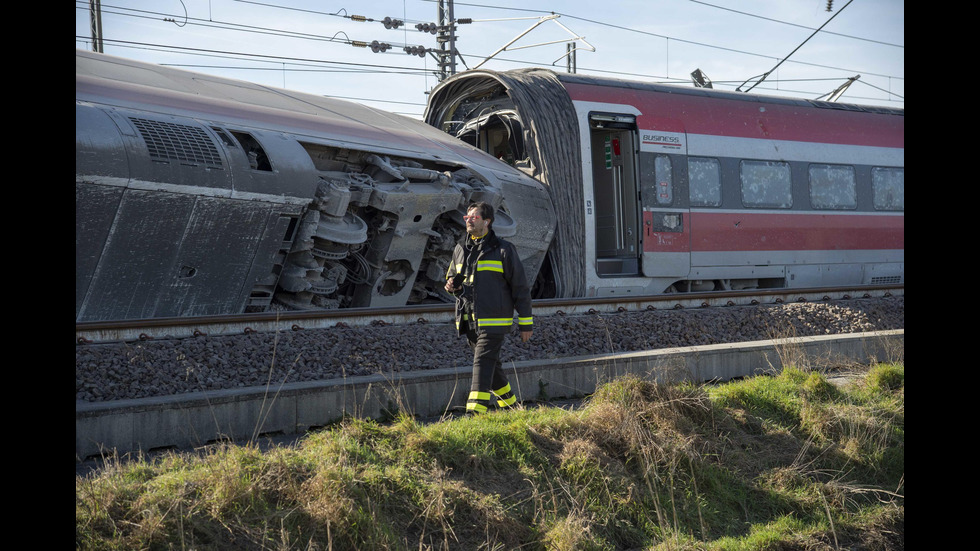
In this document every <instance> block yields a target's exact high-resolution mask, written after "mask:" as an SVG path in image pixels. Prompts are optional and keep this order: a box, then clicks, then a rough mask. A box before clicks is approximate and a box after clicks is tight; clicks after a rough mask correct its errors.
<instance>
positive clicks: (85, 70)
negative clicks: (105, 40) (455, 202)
mask: <svg viewBox="0 0 980 551" xmlns="http://www.w3.org/2000/svg"><path fill="white" fill-rule="evenodd" d="M75 100H76V102H88V103H93V104H101V105H109V106H113V107H121V108H131V109H139V110H143V111H149V112H157V113H161V114H166V115H175V114H179V115H185V116H190V117H194V118H198V119H201V120H207V121H215V122H221V123H224V124H241V125H243V126H248V127H252V128H262V129H266V130H272V131H282V132H289V133H293V134H296V135H299V136H307V137H309V138H311V139H316V140H317V141H321V142H324V143H329V144H330V145H335V146H337V147H350V148H359V149H365V150H370V151H375V152H379V153H386V154H393V155H399V154H400V155H405V156H411V157H415V158H426V159H431V160H434V161H436V162H443V163H447V164H454V165H456V164H466V165H474V164H475V165H478V166H482V167H486V168H488V169H492V170H495V171H500V170H501V165H500V163H499V162H498V161H497V160H496V159H494V158H493V157H491V156H490V155H488V154H486V153H484V152H483V151H481V150H479V149H477V148H474V147H471V146H469V145H468V144H466V143H464V142H462V141H459V140H456V139H455V138H453V137H451V136H449V135H448V134H446V133H444V132H440V131H439V130H437V129H435V128H433V127H431V126H429V125H427V124H425V123H424V122H422V121H420V120H417V119H412V118H409V117H405V116H402V115H397V114H394V113H390V112H387V111H382V110H379V109H374V108H371V107H368V106H365V105H361V104H358V103H355V102H351V101H344V100H338V99H333V98H328V97H324V96H318V95H315V94H308V93H303V92H296V91H291V90H286V89H281V88H275V87H271V86H264V85H260V84H255V83H250V82H245V81H240V80H234V79H228V78H222V77H217V76H212V75H206V74H202V73H195V72H192V71H186V70H183V69H176V68H172V67H165V66H161V65H155V64H151V63H144V62H140V61H135V60H131V59H126V58H121V57H115V56H111V55H106V54H100V53H94V52H88V51H85V50H77V49H76V50H75ZM505 168H506V167H505Z"/></svg>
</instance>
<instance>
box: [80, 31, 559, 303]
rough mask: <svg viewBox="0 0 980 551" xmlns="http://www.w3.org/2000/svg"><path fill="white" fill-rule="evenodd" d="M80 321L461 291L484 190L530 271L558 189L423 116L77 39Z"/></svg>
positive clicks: (547, 236) (404, 299)
mask: <svg viewBox="0 0 980 551" xmlns="http://www.w3.org/2000/svg"><path fill="white" fill-rule="evenodd" d="M75 74H76V80H75V318H76V322H83V321H105V320H126V319H148V318H160V317H185V316H205V315H216V314H229V313H242V312H249V311H256V312H258V311H265V310H269V309H273V308H289V309H317V308H338V307H339V308H342V307H364V308H377V307H390V306H402V305H405V304H410V303H422V302H426V301H430V300H432V301H447V300H450V299H451V297H449V296H448V295H446V293H445V291H444V290H443V284H444V278H445V273H446V270H447V268H448V263H449V260H450V257H451V253H452V249H453V246H454V244H455V241H456V240H458V239H459V238H460V237H461V236H462V235H464V233H465V229H464V228H465V227H464V225H463V219H462V215H463V214H464V213H465V207H466V205H467V204H469V203H470V202H471V201H487V202H489V203H491V204H493V205H494V206H495V207H496V208H497V210H498V212H499V215H498V217H497V220H496V222H495V224H494V225H495V228H496V230H497V232H498V233H499V234H501V235H503V236H506V237H507V238H508V239H510V240H511V241H512V242H513V243H514V244H515V246H516V247H517V248H518V251H519V253H520V255H521V257H522V258H523V259H524V262H525V263H526V265H527V267H528V271H529V273H531V274H534V273H537V272H538V270H539V267H540V266H541V264H542V263H543V262H544V258H545V255H546V253H547V250H548V246H549V244H550V243H551V241H552V237H553V233H554V227H555V216H554V211H553V209H552V207H551V203H550V201H549V199H548V197H547V193H546V191H545V190H544V189H543V187H542V185H541V184H540V183H538V182H536V181H535V180H533V179H532V178H530V177H528V176H526V175H524V174H522V173H521V172H519V171H517V170H514V169H512V168H511V167H508V166H506V165H505V164H503V163H500V162H499V161H497V160H496V159H494V158H492V157H490V156H489V155H488V154H486V153H484V152H482V151H480V150H478V149H476V148H473V147H471V146H469V145H467V144H465V143H463V142H461V141H458V140H456V139H455V138H451V137H450V136H448V135H446V134H445V133H442V132H439V131H438V130H436V129H434V128H432V127H430V126H427V125H425V124H424V123H422V122H421V121H418V120H412V119H409V118H407V117H402V116H399V115H393V114H390V113H385V112H382V111H378V110H374V109H370V108H367V107H364V106H361V105H358V104H354V103H350V102H344V101H337V100H331V99H327V98H323V97H319V96H315V95H309V94H300V93H294V92H289V91H286V90H280V89H274V88H269V87H265V86H260V85H255V84H250V83H246V82H239V81H234V80H228V79H222V78H216V77H212V76H207V75H202V74H196V73H192V72H187V71H182V70H177V69H172V68H167V67H161V66H156V65H150V64H146V63H140V62H135V61H132V60H126V59H121V58H116V57H112V56H106V55H103V54H94V53H89V52H84V51H78V50H76V57H75Z"/></svg>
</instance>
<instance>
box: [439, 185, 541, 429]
mask: <svg viewBox="0 0 980 551" xmlns="http://www.w3.org/2000/svg"><path fill="white" fill-rule="evenodd" d="M493 216H494V213H493V207H492V206H491V205H489V204H487V203H473V204H472V205H470V206H469V208H467V211H466V216H464V219H465V221H466V236H464V237H463V239H462V241H460V242H459V243H457V244H456V248H455V250H454V251H453V260H452V263H451V264H450V266H449V270H448V272H447V273H446V279H447V281H446V291H448V292H450V293H452V294H453V295H454V296H455V297H456V330H457V332H458V334H459V335H466V340H467V342H468V343H469V345H470V348H471V349H472V350H473V382H472V384H471V386H470V394H469V396H468V398H467V401H466V412H467V413H470V414H476V413H484V412H486V411H487V408H488V407H489V406H490V397H491V394H492V395H493V396H495V397H496V403H497V406H498V407H510V406H512V405H513V404H514V403H515V402H516V401H517V397H516V396H515V395H514V392H513V390H512V389H511V387H510V383H509V382H508V380H507V377H506V375H505V374H504V371H503V369H502V368H501V364H500V349H501V346H502V345H503V343H504V337H506V336H507V333H509V332H510V330H511V327H512V326H513V323H514V310H517V316H518V318H517V323H518V326H519V328H520V335H521V341H522V342H527V341H528V340H529V339H530V338H531V333H532V327H533V320H532V318H531V289H530V287H528V283H527V278H526V277H525V275H524V266H523V264H521V259H520V257H518V256H517V250H516V249H515V248H514V245H512V244H511V243H510V242H508V241H505V240H503V239H501V238H499V237H497V235H496V234H495V233H494V232H493Z"/></svg>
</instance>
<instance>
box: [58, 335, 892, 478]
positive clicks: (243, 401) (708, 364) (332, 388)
mask: <svg viewBox="0 0 980 551" xmlns="http://www.w3.org/2000/svg"><path fill="white" fill-rule="evenodd" d="M904 346H905V330H904V329H900V330H895V331H877V332H870V333H853V334H846V335H825V336H816V337H800V338H795V339H783V340H778V341H772V340H767V341H752V342H745V343H735V344H714V345H705V346H692V347H682V348H670V349H662V350H651V351H643V352H630V353H622V354H605V355H600V356H589V357H576V358H555V359H550V360H540V361H531V362H511V363H509V364H507V365H505V366H504V367H505V369H506V370H507V374H508V377H509V378H510V381H511V387H512V388H513V389H514V392H515V394H517V396H518V400H520V401H522V402H526V401H534V400H547V399H556V398H575V397H581V396H585V395H587V394H591V393H592V392H594V391H595V389H596V388H597V387H598V386H600V385H601V384H603V383H605V382H608V381H611V380H613V379H616V378H618V377H622V376H624V375H627V374H635V375H639V376H642V377H647V378H652V379H654V380H658V381H662V382H663V381H679V380H692V381H696V382H704V381H710V380H718V381H726V380H730V379H733V378H738V377H745V376H751V375H758V374H763V373H766V372H776V371H779V370H781V369H782V366H783V365H785V364H794V363H796V364H799V363H800V361H799V360H800V359H801V358H805V359H807V361H808V362H809V364H810V365H828V366H829V365H848V364H851V365H854V364H858V365H868V364H871V363H873V362H875V361H879V362H885V361H889V360H892V359H894V358H895V357H899V358H901V357H904ZM897 350H900V351H901V353H900V354H896V351H897ZM470 371H471V368H470V367H469V366H463V367H456V368H447V369H433V370H426V371H411V372H406V373H389V374H377V375H370V376H364V377H349V378H346V379H335V380H327V381H313V382H302V383H288V384H284V385H282V386H280V387H275V388H273V387H270V388H266V387H251V388H244V389H235V390H223V391H215V392H197V393H191V394H183V395H179V396H166V397H154V398H144V399H138V400H117V401H111V402H98V403H89V402H76V403H75V455H76V459H77V460H84V459H86V458H89V457H93V456H98V455H101V454H103V453H106V452H114V453H129V452H137V451H143V452H147V451H151V450H154V449H160V448H188V447H197V446H201V445H205V444H207V443H210V442H214V441H216V440H222V439H229V440H235V441H238V440H242V439H256V438H257V437H259V436H262V435H268V434H281V435H291V434H302V433H305V432H307V431H309V430H311V429H315V428H318V427H323V426H326V425H329V424H330V423H332V422H335V421H337V420H339V419H341V418H343V417H344V416H347V415H353V416H360V417H367V418H374V419H378V418H383V417H385V416H386V415H390V414H391V413H392V412H394V411H398V410H401V411H407V412H411V413H412V414H414V415H417V416H420V417H437V416H440V415H443V414H444V413H446V412H447V411H448V410H449V409H450V408H453V407H460V406H463V405H464V404H465V400H466V395H467V394H468V392H469V386H470V374H471V373H470Z"/></svg>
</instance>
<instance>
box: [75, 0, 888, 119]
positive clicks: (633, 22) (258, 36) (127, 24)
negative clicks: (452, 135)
mask: <svg viewBox="0 0 980 551" xmlns="http://www.w3.org/2000/svg"><path fill="white" fill-rule="evenodd" d="M444 3H446V4H448V0H446V1H445V2H444ZM89 4H90V2H89V1H81V0H76V3H75V48H76V49H83V50H91V49H92V30H91V29H92V24H91V17H90V9H89ZM453 6H454V12H455V13H454V15H455V18H456V19H457V20H462V19H470V20H472V22H471V23H460V24H458V25H457V27H456V28H457V30H456V33H457V42H456V49H457V50H458V51H459V53H460V57H459V58H457V70H458V71H459V72H461V71H464V70H466V69H467V68H475V67H478V66H479V68H480V69H491V70H509V69H517V68H522V67H531V66H535V67H546V68H551V69H553V70H555V71H557V72H566V71H568V66H567V58H566V57H565V56H566V52H567V49H568V44H569V43H574V44H575V45H576V47H577V48H578V50H577V51H576V52H575V72H577V73H579V74H585V75H596V76H606V77H612V78H620V79H626V80H636V81H642V82H657V83H668V84H677V85H679V86H686V87H691V86H693V84H692V77H691V73H692V72H694V71H695V70H700V71H701V72H702V73H703V74H704V75H706V76H707V78H708V79H709V80H710V81H711V82H712V86H713V87H714V88H716V89H722V90H729V91H732V90H740V91H743V92H748V93H752V94H763V95H773V96H787V97H799V98H808V99H821V97H822V96H826V95H828V94H830V93H831V92H833V91H834V90H835V89H837V88H838V87H839V86H841V85H843V84H845V83H846V82H847V81H848V79H850V78H852V77H855V76H858V75H860V77H859V78H858V79H857V80H855V81H854V82H853V83H852V84H851V85H850V87H849V88H847V90H846V91H845V93H844V94H843V96H842V97H841V98H840V99H839V100H838V101H840V102H847V103H856V104H861V105H881V106H888V107H898V108H904V107H905V2H904V0H703V1H702V0H605V1H599V2H596V1H594V0H591V1H584V0H566V1H558V0H502V1H499V2H490V1H489V0H472V1H459V0H457V1H455V2H453ZM438 8H439V2H438V0H359V1H354V0H346V1H337V2H334V1H324V0H320V1H314V0H156V1H154V2H149V1H146V0H142V1H141V0H101V10H102V18H101V22H102V36H103V41H104V43H103V51H104V53H106V54H109V55H114V56H119V57H125V58H130V59H136V60H140V61H147V62H151V63H159V64H164V65H169V66H174V67H179V68H184V69H187V70H192V71H197V72H201V73H207V74H213V75H220V76H225V77H229V78H235V79H239V80H245V81H249V82H256V83H260V84H264V85H268V86H275V87H280V88H286V89H290V90H297V91H302V92H307V93H312V94H317V95H322V96H330V97H336V98H341V99H348V100H351V101H357V102H359V103H363V104H365V105H369V106H371V107H375V108H378V109H383V110H385V111H391V112H395V113H400V114H403V115H407V116H410V117H414V118H422V115H423V113H424V110H425V102H426V98H427V93H428V92H429V91H430V90H432V88H433V87H435V86H436V85H437V84H438V83H439V82H440V80H439V77H438V76H437V74H436V73H437V72H438V69H439V64H438V61H437V60H436V58H434V57H433V56H432V55H429V54H426V55H424V56H418V55H410V54H408V53H406V52H405V51H404V48H405V47H406V46H425V47H426V48H432V49H438V48H439V45H438V43H437V40H436V39H437V36H436V35H434V34H430V33H426V32H422V31H419V30H417V29H416V24H422V23H436V22H438ZM828 8H829V10H830V11H828ZM554 15H557V16H558V17H554ZM386 17H388V18H391V20H398V21H401V22H403V23H402V24H401V25H399V26H397V27H395V26H394V25H391V26H392V27H393V28H390V29H389V28H386V27H385V25H384V20H385V18H386ZM365 19H366V20H365ZM821 27H822V28H821ZM818 29H819V32H818ZM525 32H526V34H524V33H525ZM521 35H523V36H521ZM515 39H516V41H515ZM375 40H376V41H378V42H379V43H385V44H390V49H388V50H387V51H379V52H377V53H375V52H372V50H371V49H370V48H365V47H359V46H356V45H355V44H359V43H366V44H370V43H371V42H372V41H375ZM822 99H826V98H825V97H824V98H822Z"/></svg>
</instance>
